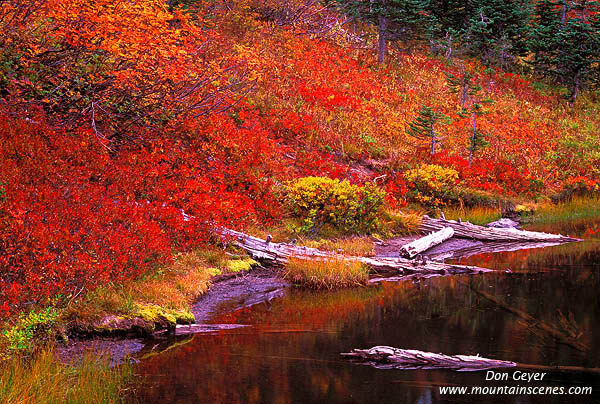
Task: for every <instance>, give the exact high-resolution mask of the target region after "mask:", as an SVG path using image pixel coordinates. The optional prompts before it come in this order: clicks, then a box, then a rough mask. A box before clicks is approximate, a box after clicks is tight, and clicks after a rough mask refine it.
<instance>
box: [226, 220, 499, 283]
mask: <svg viewBox="0 0 600 404" xmlns="http://www.w3.org/2000/svg"><path fill="white" fill-rule="evenodd" d="M218 232H219V234H220V235H221V237H222V238H223V239H224V240H225V241H229V242H232V243H234V244H235V245H237V246H238V247H240V248H242V249H244V250H245V251H246V252H247V253H248V254H249V255H250V256H251V257H252V258H254V259H255V260H257V261H260V262H263V263H267V264H279V265H285V264H286V263H287V262H288V259H290V258H292V257H294V258H301V259H324V260H329V259H331V260H348V261H360V262H362V263H363V264H365V265H368V266H369V267H370V268H371V269H372V270H373V271H374V272H375V273H394V274H397V273H401V274H409V273H417V272H418V273H439V274H446V273H448V274H459V273H461V274H462V273H479V272H490V271H491V270H489V269H486V268H480V267H474V266H467V265H456V264H446V263H443V262H435V261H424V260H423V261H419V260H416V261H415V260H408V259H406V258H391V257H358V256H350V255H343V254H337V253H334V252H329V251H322V250H319V249H316V248H309V247H302V246H297V245H295V244H291V243H290V244H288V243H274V242H271V240H270V239H269V237H267V239H266V240H263V239H261V238H258V237H254V236H250V235H248V234H244V233H241V232H238V231H234V230H230V229H226V228H223V227H221V228H219V229H218Z"/></svg>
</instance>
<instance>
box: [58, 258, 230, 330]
mask: <svg viewBox="0 0 600 404" xmlns="http://www.w3.org/2000/svg"><path fill="white" fill-rule="evenodd" d="M209 261H211V262H219V263H222V265H225V263H226V262H227V259H226V258H225V255H224V253H223V252H222V251H208V252H207V251H198V252H191V253H186V254H181V255H178V256H177V257H176V258H175V261H174V262H173V264H171V265H169V266H166V267H164V268H160V269H158V270H156V271H154V272H152V273H151V274H149V275H147V276H145V277H142V278H140V279H137V280H133V281H127V282H124V283H121V284H113V283H109V284H108V285H106V286H104V287H101V288H98V289H96V290H95V291H93V292H91V293H89V294H88V295H87V296H85V297H83V298H82V299H81V300H80V301H77V302H74V303H73V304H71V305H70V306H68V307H67V308H66V309H65V311H64V314H63V316H62V317H63V318H65V319H77V320H78V321H84V322H85V321H86V320H87V321H93V320H94V319H96V318H98V317H99V316H102V315H104V314H107V313H119V314H133V315H135V314H136V312H137V311H139V308H140V307H144V306H147V305H154V306H160V307H162V308H164V309H168V310H174V311H179V312H186V311H188V310H189V307H190V305H191V304H192V303H193V302H194V301H195V300H197V299H198V297H200V296H201V295H202V294H203V293H204V292H206V290H207V289H208V287H209V286H210V279H211V276H213V275H217V274H219V273H220V269H218V268H216V267H213V266H211V262H209Z"/></svg>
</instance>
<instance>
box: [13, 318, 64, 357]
mask: <svg viewBox="0 0 600 404" xmlns="http://www.w3.org/2000/svg"><path fill="white" fill-rule="evenodd" d="M57 318H58V311H57V310H56V309H55V308H54V307H47V308H46V309H44V310H39V311H36V310H33V311H31V312H29V313H28V314H24V313H22V314H21V315H20V316H19V318H18V320H17V322H16V324H15V325H14V326H13V327H11V328H9V329H7V330H3V331H2V336H3V337H4V339H5V340H6V344H7V348H8V349H9V350H10V351H22V352H31V351H32V350H33V348H34V343H35V341H37V340H44V339H46V338H47V337H48V336H50V335H51V334H52V326H53V325H54V323H55V322H56V319H57Z"/></svg>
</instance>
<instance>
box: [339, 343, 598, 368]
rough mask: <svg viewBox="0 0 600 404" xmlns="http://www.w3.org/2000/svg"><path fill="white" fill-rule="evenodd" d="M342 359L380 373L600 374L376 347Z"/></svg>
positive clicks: (355, 351)
mask: <svg viewBox="0 0 600 404" xmlns="http://www.w3.org/2000/svg"><path fill="white" fill-rule="evenodd" d="M340 355H342V356H344V357H346V358H349V359H352V360H354V361H356V362H360V363H362V364H365V365H370V366H373V367H376V368H378V369H402V370H416V369H424V370H435V369H451V370H456V371H458V372H475V371H482V370H490V369H506V368H520V369H526V370H535V371H546V372H575V373H598V374H600V368H585V367H580V366H545V365H535V364H528V363H519V362H512V361H504V360H498V359H490V358H484V357H481V356H479V355H444V354H441V353H440V354H436V353H433V352H425V351H418V350H415V349H400V348H394V347H391V346H375V347H373V348H370V349H353V350H352V352H346V353H341V354H340Z"/></svg>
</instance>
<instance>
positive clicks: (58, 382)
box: [0, 347, 133, 404]
mask: <svg viewBox="0 0 600 404" xmlns="http://www.w3.org/2000/svg"><path fill="white" fill-rule="evenodd" d="M132 382H133V371H132V369H131V366H130V365H129V364H122V365H119V366H113V365H112V364H111V362H110V359H109V358H107V357H106V356H96V355H93V354H92V353H89V354H86V355H85V356H84V357H83V359H82V360H81V362H78V363H77V364H65V363H62V362H60V361H59V359H58V358H57V355H56V353H55V351H54V349H53V348H52V347H46V348H44V349H39V350H38V351H37V352H35V353H34V355H33V357H31V358H23V357H21V356H19V355H15V356H14V357H12V358H11V359H8V360H5V361H3V362H0V402H2V403H6V404H17V403H18V404H45V403H57V404H58V403H74V404H76V403H82V404H83V403H120V402H124V401H125V400H124V399H125V397H124V396H125V394H126V392H127V389H128V388H129V387H130V386H131V385H132Z"/></svg>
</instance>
